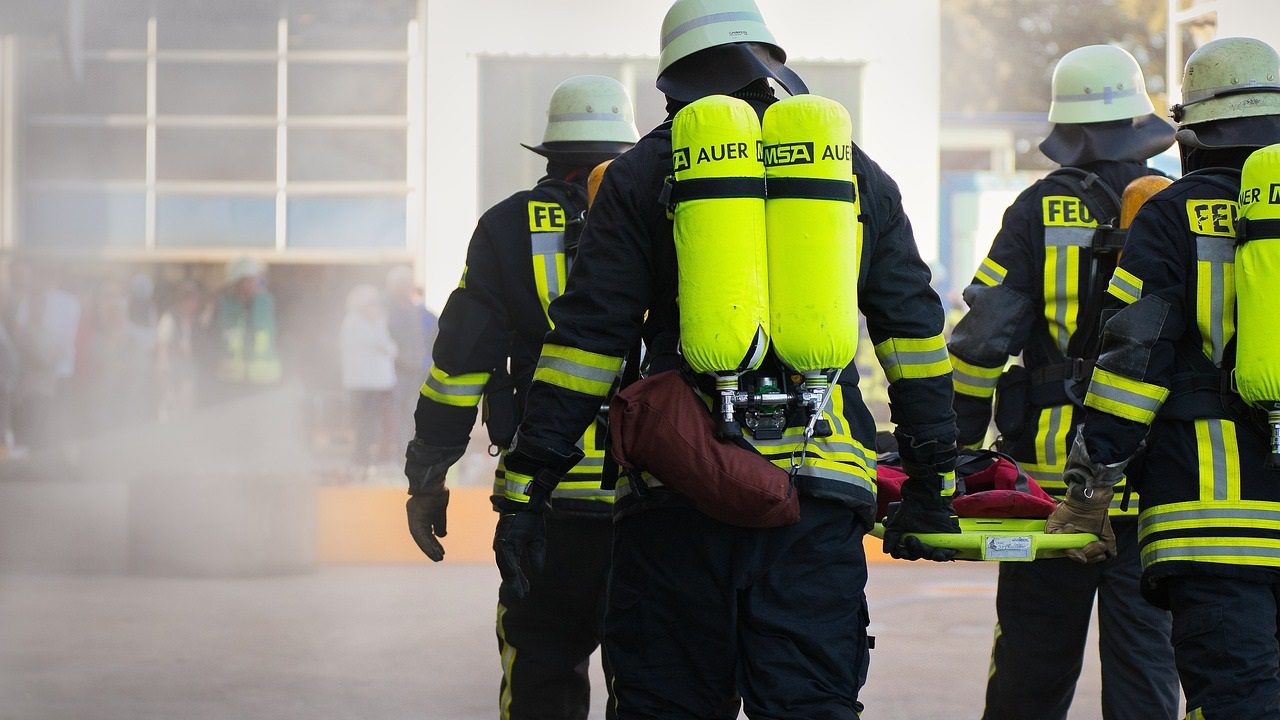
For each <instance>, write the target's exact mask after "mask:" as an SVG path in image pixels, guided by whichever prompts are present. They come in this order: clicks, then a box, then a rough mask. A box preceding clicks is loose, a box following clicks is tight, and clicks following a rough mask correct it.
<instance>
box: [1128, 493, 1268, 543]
mask: <svg viewBox="0 0 1280 720" xmlns="http://www.w3.org/2000/svg"><path fill="white" fill-rule="evenodd" d="M1226 527H1230V528H1244V529H1252V530H1262V531H1267V532H1271V531H1276V532H1280V503H1276V502H1269V501H1266V500H1232V501H1217V502H1212V501H1207V502H1206V501H1191V502H1181V503H1169V504H1165V505H1157V506H1155V507H1152V508H1147V509H1146V510H1144V511H1142V515H1141V517H1140V518H1139V520H1138V539H1139V540H1143V539H1145V538H1146V537H1147V536H1148V535H1152V534H1154V533H1160V532H1168V531H1170V530H1201V529H1203V530H1213V529H1215V528H1226Z"/></svg>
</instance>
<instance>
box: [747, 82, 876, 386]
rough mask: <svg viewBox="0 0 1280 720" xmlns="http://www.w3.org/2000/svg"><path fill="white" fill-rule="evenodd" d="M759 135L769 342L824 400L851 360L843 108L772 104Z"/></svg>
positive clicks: (854, 231) (851, 214)
mask: <svg viewBox="0 0 1280 720" xmlns="http://www.w3.org/2000/svg"><path fill="white" fill-rule="evenodd" d="M763 134H764V157H765V178H766V184H767V188H768V200H767V201H766V203H765V227H766V235H767V237H768V250H769V251H768V255H769V330H770V337H771V340H772V342H773V347H774V350H775V352H777V354H778V357H779V358H781V359H782V361H783V362H785V363H786V364H787V365H788V366H789V367H790V368H791V369H793V370H795V371H797V372H799V373H801V374H802V375H804V377H805V387H806V389H807V390H809V391H811V392H817V393H825V391H826V386H827V378H826V373H827V371H829V370H834V369H838V368H843V367H845V366H846V365H848V364H849V363H851V362H853V357H854V354H855V352H856V351H857V345H858V264H859V262H860V260H861V255H862V225H861V223H860V222H859V221H858V215H859V214H860V207H859V198H858V192H857V186H856V183H855V182H854V176H853V141H852V139H851V138H852V137H853V124H852V122H851V121H850V119H849V111H848V110H846V109H845V108H844V106H843V105H841V104H840V103H838V102H836V101H834V100H829V99H827V98H823V97H818V96H817V95H796V96H794V97H790V98H787V99H786V100H781V101H779V102H777V103H774V104H773V105H770V106H769V109H768V110H766V111H765V114H764V121H763ZM818 399H820V398H818ZM813 405H814V409H815V410H818V409H820V407H821V405H820V404H816V403H814V404H813Z"/></svg>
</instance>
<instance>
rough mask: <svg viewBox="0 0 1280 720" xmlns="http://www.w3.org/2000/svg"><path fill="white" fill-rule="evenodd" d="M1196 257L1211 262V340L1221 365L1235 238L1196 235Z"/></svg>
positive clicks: (1215, 357)
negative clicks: (1228, 279)
mask: <svg viewBox="0 0 1280 720" xmlns="http://www.w3.org/2000/svg"><path fill="white" fill-rule="evenodd" d="M1196 258H1197V259H1198V260H1200V261H1201V262H1207V263H1209V278H1210V280H1209V282H1210V287H1209V342H1210V343H1211V344H1212V346H1213V364H1214V365H1221V364H1222V356H1223V353H1224V352H1225V350H1226V343H1225V342H1224V341H1223V329H1222V306H1223V303H1224V302H1225V298H1224V297H1223V293H1225V292H1226V287H1227V280H1226V272H1227V271H1226V267H1225V266H1226V264H1227V263H1235V260H1236V250H1235V240H1234V239H1232V238H1220V237H1209V236H1204V235H1200V236H1197V237H1196Z"/></svg>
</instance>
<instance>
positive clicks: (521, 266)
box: [405, 75, 637, 720]
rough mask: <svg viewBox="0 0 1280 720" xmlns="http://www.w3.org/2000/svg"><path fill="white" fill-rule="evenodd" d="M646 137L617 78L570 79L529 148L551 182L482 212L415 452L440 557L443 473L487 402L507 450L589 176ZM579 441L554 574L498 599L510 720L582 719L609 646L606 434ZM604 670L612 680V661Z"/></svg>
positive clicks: (422, 508)
mask: <svg viewBox="0 0 1280 720" xmlns="http://www.w3.org/2000/svg"><path fill="white" fill-rule="evenodd" d="M495 111H496V109H495ZM636 138H637V133H636V128H635V122H634V120H633V119H632V109H631V100H630V98H628V97H627V92H626V90H625V89H624V88H623V86H622V85H621V84H620V83H619V82H618V81H617V80H614V79H613V78H608V77H602V76H596V75H583V76H577V77H572V78H569V79H567V80H565V81H564V82H562V83H561V84H560V85H559V86H558V87H557V88H556V90H555V92H554V93H553V94H552V96H551V100H550V103H549V109H548V111H547V128H546V132H545V134H544V136H543V142H542V143H541V144H539V145H537V146H534V147H529V146H527V145H526V146H525V147H526V148H528V149H529V150H532V151H533V152H535V153H537V154H539V155H541V156H543V157H545V158H546V159H547V173H546V175H545V176H544V177H543V178H542V179H541V180H539V181H538V184H537V185H536V186H535V187H534V188H533V189H531V190H524V191H521V192H518V193H516V194H514V195H512V196H511V197H509V198H507V199H506V200H503V201H502V202H500V203H498V204H497V205H495V206H494V207H492V208H490V209H489V210H487V211H486V212H485V213H484V215H482V216H481V217H480V221H479V223H478V224H477V226H476V229H475V233H474V234H473V235H472V236H471V243H470V245H469V247H468V249H467V264H466V267H464V268H463V271H462V280H461V281H460V282H459V283H458V288H457V289H456V290H454V291H453V294H452V295H450V296H449V301H448V303H447V304H446V305H445V308H444V312H443V313H441V316H440V334H439V337H438V339H437V340H436V343H435V349H434V364H433V366H432V368H431V371H430V372H429V373H428V375H427V379H426V382H425V383H424V384H423V385H422V389H421V395H420V397H419V398H418V407H417V412H416V414H415V416H416V436H415V437H414V439H413V441H412V442H410V443H409V447H408V451H407V455H406V463H405V475H406V476H407V477H408V479H409V493H410V495H411V496H412V497H410V498H409V501H408V516H409V530H410V532H411V533H412V535H413V538H414V540H415V541H417V543H418V546H419V547H420V548H421V549H422V551H423V552H424V553H425V554H426V555H427V556H428V557H430V558H431V559H432V560H441V559H443V558H444V548H443V547H441V545H440V542H439V541H438V540H437V539H436V538H437V537H444V535H445V532H446V520H447V518H446V508H447V506H448V501H449V491H448V490H447V489H446V488H445V474H446V472H447V471H448V470H449V467H450V466H452V465H453V464H454V463H456V462H457V461H458V459H459V458H460V457H462V455H463V454H464V453H465V452H466V449H467V444H468V440H469V438H470V434H471V428H472V426H473V425H474V424H475V420H476V406H477V405H479V404H480V402H481V399H482V398H483V400H484V405H485V412H484V420H485V423H486V425H487V426H488V431H489V438H490V441H491V442H492V444H493V446H495V447H496V448H498V449H500V450H502V451H504V452H505V451H506V449H507V447H508V446H509V445H510V444H511V438H512V435H513V434H514V432H515V427H516V423H517V422H518V421H519V416H520V408H521V407H522V405H523V403H524V397H525V393H526V392H527V390H528V388H529V384H530V383H531V382H532V380H533V373H534V365H535V363H536V362H537V359H538V354H539V352H540V351H541V350H542V340H543V337H544V336H545V335H546V333H547V331H548V330H549V329H550V328H551V320H550V317H549V315H548V308H549V307H550V306H551V303H552V301H553V300H555V299H556V298H557V297H558V296H559V295H560V293H561V292H562V290H563V288H564V286H565V281H566V276H567V275H568V274H569V272H570V267H571V265H572V263H573V259H574V257H575V253H576V251H577V246H578V234H579V233H580V232H581V230H582V218H583V214H584V212H585V211H586V209H587V190H586V185H587V179H588V177H589V176H590V174H591V170H592V168H594V167H595V166H596V165H597V164H599V163H601V162H604V161H606V160H610V159H612V158H614V157H616V156H617V155H619V154H620V153H622V152H624V151H626V150H627V149H628V148H630V147H631V146H632V145H633V144H634V143H635V141H636ZM615 280H618V281H621V280H622V278H620V277H619V278H615ZM508 371H509V372H508ZM606 384H607V383H606ZM595 409H596V411H597V414H598V412H599V410H600V402H599V401H597V402H596V403H595ZM578 437H580V439H579V441H578V442H579V445H580V447H581V448H582V451H583V453H584V454H585V458H584V459H583V461H582V462H581V463H580V464H578V466H577V467H576V468H573V469H572V470H571V471H570V472H569V477H570V478H571V480H572V481H571V482H568V483H566V484H565V485H564V487H562V488H561V489H560V490H558V491H557V492H556V493H554V494H553V495H552V496H551V497H550V498H549V500H550V508H549V509H548V511H547V518H546V520H547V543H546V564H545V566H542V567H538V568H535V569H533V571H532V572H531V573H530V575H529V582H528V585H527V587H525V588H524V591H522V592H519V593H513V592H511V591H510V588H509V586H508V584H507V583H503V585H502V589H501V590H500V591H499V593H498V617H497V634H498V649H499V653H500V656H501V659H502V685H501V687H500V690H499V705H500V712H501V716H502V717H503V718H515V719H522V720H534V719H541V718H565V719H567V720H581V719H582V718H586V717H587V712H588V709H589V707H590V692H591V687H590V684H589V681H588V678H587V667H588V663H589V659H590V657H591V653H592V652H593V651H594V650H595V649H596V647H597V646H598V645H599V644H600V640H601V630H602V627H601V625H602V622H603V616H604V602H605V585H606V579H607V577H608V568H609V550H610V542H611V538H612V535H613V531H612V523H611V520H610V511H611V509H612V505H613V492H612V491H611V490H605V489H602V488H601V486H600V471H601V467H602V464H603V460H604V446H605V442H606V440H607V431H606V430H605V429H604V426H603V425H602V424H600V423H599V422H597V423H595V424H592V425H591V427H590V428H588V429H587V431H586V434H585V435H581V433H580V434H579V436H578ZM507 478H508V476H507V474H506V470H505V469H504V467H503V461H502V460H499V463H498V470H497V475H496V477H495V479H494V490H493V503H494V509H495V510H498V511H500V512H507V511H508V510H507V503H508V500H507V497H508V496H509V495H510V492H511V491H513V490H514V489H513V488H509V487H508V484H507V483H508V480H507ZM604 664H605V675H606V677H610V676H611V673H610V671H609V658H608V657H607V656H606V657H605V658H604ZM610 705H612V703H611V704H610ZM612 712H613V711H612V709H611V710H610V717H612V716H613V714H612Z"/></svg>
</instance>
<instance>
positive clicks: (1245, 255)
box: [1235, 145, 1280, 467]
mask: <svg viewBox="0 0 1280 720" xmlns="http://www.w3.org/2000/svg"><path fill="white" fill-rule="evenodd" d="M1236 229H1237V232H1238V233H1239V236H1240V242H1239V244H1238V245H1237V246H1236V262H1235V276H1236V386H1237V387H1238V388H1239V390H1240V397H1242V398H1244V400H1245V401H1246V402H1248V403H1250V404H1251V405H1255V406H1257V407H1261V408H1263V409H1265V410H1267V411H1268V421H1269V423H1270V425H1271V458H1270V461H1269V462H1270V465H1271V466H1272V467H1280V334H1277V333H1276V323H1275V313H1276V310H1275V308H1276V297H1277V295H1276V293H1277V288H1280V145H1271V146H1270V147H1265V148H1262V149H1261V150H1257V151H1255V152H1254V153H1253V154H1252V155H1250V156H1249V159H1248V160H1246V161H1245V164H1244V169H1243V170H1242V172H1241V176H1240V219H1239V221H1238V224H1237V228H1236Z"/></svg>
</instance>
